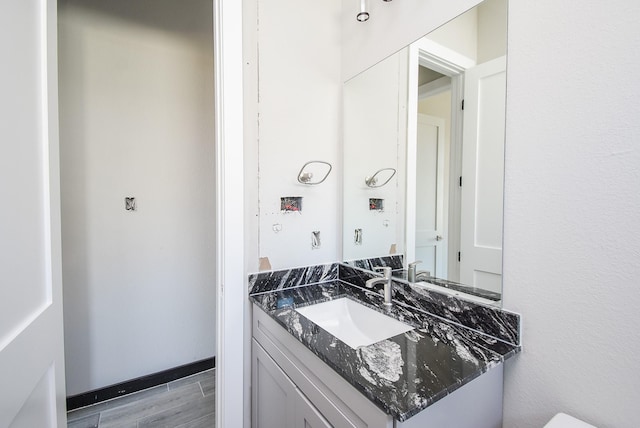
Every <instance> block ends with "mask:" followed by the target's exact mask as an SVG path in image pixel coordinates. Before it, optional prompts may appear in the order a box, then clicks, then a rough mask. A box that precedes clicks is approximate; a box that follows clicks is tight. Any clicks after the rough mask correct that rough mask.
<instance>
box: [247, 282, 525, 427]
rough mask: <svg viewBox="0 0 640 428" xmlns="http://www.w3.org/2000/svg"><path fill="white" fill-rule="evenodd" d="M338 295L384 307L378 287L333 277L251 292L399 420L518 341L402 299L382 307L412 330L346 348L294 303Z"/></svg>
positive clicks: (514, 349) (465, 379)
mask: <svg viewBox="0 0 640 428" xmlns="http://www.w3.org/2000/svg"><path fill="white" fill-rule="evenodd" d="M396 294H397V295H398V294H400V293H396ZM340 297H347V298H351V299H354V300H356V301H358V302H360V303H363V304H365V305H366V306H369V307H371V308H374V309H376V310H378V311H381V312H385V310H384V309H382V305H381V303H382V297H381V296H380V295H379V294H378V293H376V292H372V291H370V290H367V289H364V288H361V287H358V286H356V285H352V284H349V283H347V282H343V281H340V280H329V281H325V282H322V283H318V284H314V285H308V286H303V287H295V288H287V289H279V290H274V291H270V292H263V293H259V294H255V295H252V296H251V297H250V299H251V301H252V302H253V303H255V304H256V305H258V306H259V307H260V308H262V310H263V311H264V312H266V313H267V314H268V315H269V316H271V317H272V318H273V319H274V320H276V321H277V322H278V323H279V324H280V325H281V326H282V327H284V328H285V329H286V330H287V331H288V332H289V333H290V334H291V335H292V336H294V337H295V338H296V339H297V340H299V341H300V342H301V343H302V344H304V345H305V346H306V347H307V348H308V349H309V350H311V352H313V353H314V354H315V355H316V356H318V357H319V358H320V359H321V360H322V361H324V362H325V363H326V364H327V365H329V366H330V367H331V368H332V369H333V370H335V371H336V372H337V373H339V374H340V375H341V376H342V377H343V378H344V379H346V380H347V381H348V382H349V383H350V384H351V385H353V386H354V387H355V388H356V389H357V390H359V391H360V392H362V393H363V394H364V395H365V396H366V397H368V398H369V399H370V400H371V401H372V402H374V403H375V404H376V405H377V406H378V407H380V408H381V409H382V410H383V411H385V412H386V413H387V414H390V415H391V416H393V417H394V418H395V419H397V420H398V421H405V420H407V419H408V418H410V417H411V416H413V415H415V414H417V413H418V412H420V411H421V410H423V409H424V408H426V407H428V406H430V405H431V404H433V403H434V402H436V401H438V400H440V399H441V398H444V397H445V396H447V395H448V394H450V393H451V392H453V391H455V390H456V389H458V388H460V387H461V386H463V385H464V384H466V383H468V382H470V381H471V380H473V379H475V378H476V377H478V376H480V375H481V374H482V373H484V372H486V371H487V370H489V369H491V368H493V367H495V366H497V365H499V364H500V363H501V362H503V361H504V360H505V359H507V358H509V357H511V356H513V355H515V354H516V353H517V352H519V351H520V346H519V345H514V344H511V343H507V342H505V341H502V340H498V339H496V338H495V337H493V336H490V335H487V334H484V333H480V332H478V331H476V330H473V329H470V328H467V327H464V326H462V325H459V324H457V323H452V322H450V321H446V320H445V319H444V318H441V317H439V316H435V315H431V314H429V313H425V312H423V311H419V310H416V309H415V308H414V307H410V306H409V305H404V304H402V303H396V304H394V305H393V307H392V308H391V310H390V312H386V313H387V314H388V315H391V316H393V317H394V318H397V319H399V320H401V321H403V322H405V323H407V324H410V325H412V326H413V327H415V329H414V330H410V331H408V332H407V333H403V334H400V335H397V336H394V337H391V338H389V339H387V340H383V341H380V342H377V343H374V344H372V345H369V346H362V347H359V348H357V349H353V348H351V347H349V346H348V345H346V344H345V343H343V342H342V341H340V340H339V339H338V338H336V337H334V336H333V335H331V334H330V333H328V332H327V331H325V330H323V329H322V328H320V327H318V326H317V325H316V324H314V323H313V322H311V321H310V320H308V319H307V318H305V317H304V316H302V315H301V314H299V313H298V312H296V311H295V308H297V307H301V306H307V305H311V304H314V303H319V302H322V301H327V300H331V299H337V298H340Z"/></svg>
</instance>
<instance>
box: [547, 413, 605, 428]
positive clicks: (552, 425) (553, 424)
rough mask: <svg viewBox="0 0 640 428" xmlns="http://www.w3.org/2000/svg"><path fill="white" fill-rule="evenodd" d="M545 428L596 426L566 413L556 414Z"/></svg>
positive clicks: (587, 427)
mask: <svg viewBox="0 0 640 428" xmlns="http://www.w3.org/2000/svg"><path fill="white" fill-rule="evenodd" d="M544 428H596V427H595V426H593V425H590V424H588V423H586V422H583V421H581V420H580V419H576V418H574V417H573V416H569V415H567V414H564V413H558V414H557V415H555V416H554V417H553V418H552V419H551V420H550V421H549V423H547V424H546V425H545V426H544Z"/></svg>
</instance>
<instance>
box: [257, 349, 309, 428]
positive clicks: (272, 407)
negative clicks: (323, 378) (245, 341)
mask: <svg viewBox="0 0 640 428" xmlns="http://www.w3.org/2000/svg"><path fill="white" fill-rule="evenodd" d="M251 345H252V351H253V352H252V355H253V357H252V365H253V367H252V384H253V385H252V390H253V392H252V395H253V396H252V399H253V405H252V414H251V419H252V426H253V428H294V427H295V426H296V425H295V416H296V415H295V407H296V402H297V401H298V391H297V390H296V387H295V385H294V384H293V382H291V380H289V378H288V377H287V375H286V374H284V372H283V371H282V370H281V369H280V367H278V365H277V364H276V363H275V362H274V361H273V360H272V359H271V357H270V356H269V355H268V354H267V353H266V352H265V351H264V349H262V347H261V346H260V345H259V344H258V343H257V342H256V341H255V340H253V341H252V343H251Z"/></svg>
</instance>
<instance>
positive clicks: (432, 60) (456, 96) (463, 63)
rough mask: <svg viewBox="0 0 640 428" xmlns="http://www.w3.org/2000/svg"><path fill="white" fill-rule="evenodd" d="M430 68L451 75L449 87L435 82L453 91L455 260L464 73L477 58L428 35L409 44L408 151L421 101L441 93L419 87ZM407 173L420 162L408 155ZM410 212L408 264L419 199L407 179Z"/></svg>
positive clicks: (452, 254) (451, 233)
mask: <svg viewBox="0 0 640 428" xmlns="http://www.w3.org/2000/svg"><path fill="white" fill-rule="evenodd" d="M420 65H421V66H423V67H428V68H430V69H432V70H435V71H437V72H438V73H441V74H443V75H445V76H448V77H450V78H451V84H450V86H449V87H446V86H444V85H439V84H436V85H433V86H434V87H433V88H432V89H433V91H443V90H447V89H450V90H451V135H450V142H451V146H450V157H449V162H450V167H449V208H448V212H449V214H448V225H449V229H448V241H449V245H448V247H447V259H448V260H455V259H456V258H457V252H458V250H459V246H460V245H459V244H458V245H451V243H452V242H458V243H459V242H460V207H461V191H460V186H456V185H454V183H456V182H457V181H458V180H459V177H460V176H461V175H462V99H463V96H464V72H465V70H466V69H467V68H470V67H473V66H475V65H476V61H475V60H473V59H471V58H468V57H466V56H464V55H461V54H460V53H458V52H456V51H454V50H451V49H449V48H447V47H446V46H443V45H441V44H439V43H437V42H434V41H433V40H429V39H427V38H425V37H423V38H422V39H420V40H418V41H416V42H414V43H412V44H411V45H410V46H409V73H408V75H409V89H410V90H409V100H408V106H407V114H408V117H407V154H409V153H414V154H415V153H416V138H415V137H414V136H416V135H417V128H418V100H419V99H421V98H424V97H426V96H428V95H431V94H435V93H437V92H431V91H430V90H429V88H422V89H420V88H418V66H420ZM406 161H407V162H406V163H407V167H406V168H407V176H408V177H411V176H415V174H416V165H415V162H413V165H411V162H409V156H407V158H406ZM406 192H407V193H406V194H407V214H406V225H407V226H406V230H405V245H406V248H405V253H406V260H405V263H410V262H412V261H414V259H415V244H416V242H415V228H416V217H415V213H416V201H415V198H410V197H409V195H412V194H415V192H416V185H415V180H413V183H409V181H407V190H406ZM447 266H448V268H447V270H448V272H447V278H448V279H449V280H452V281H457V280H458V273H457V269H456V267H457V265H456V264H454V263H448V264H447Z"/></svg>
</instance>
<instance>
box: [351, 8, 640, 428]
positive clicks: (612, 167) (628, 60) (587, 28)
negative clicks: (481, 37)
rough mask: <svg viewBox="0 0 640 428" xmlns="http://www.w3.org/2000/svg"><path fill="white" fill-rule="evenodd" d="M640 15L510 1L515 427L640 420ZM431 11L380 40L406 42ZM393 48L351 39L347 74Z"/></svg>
mask: <svg viewBox="0 0 640 428" xmlns="http://www.w3.org/2000/svg"><path fill="white" fill-rule="evenodd" d="M345 3H347V2H345ZM375 3H377V2H375ZM422 3H427V2H422V1H420V0H415V1H404V2H392V3H391V4H394V5H395V4H398V7H402V8H406V9H407V13H409V11H411V10H415V11H419V10H420V8H421V4H422ZM428 3H429V7H430V8H431V9H432V10H433V13H434V14H435V15H438V16H440V13H444V11H446V10H447V8H448V7H449V5H446V4H444V3H445V2H435V1H434V2H428ZM372 4H373V3H372ZM434 8H435V9H434ZM350 15H351V12H349V11H348V9H347V8H345V14H344V16H343V18H344V19H347V18H348V19H351V16H350ZM374 16H375V15H374ZM639 16H640V3H638V2H637V1H635V0H617V1H615V2H613V3H612V2H599V1H596V0H588V1H583V2H556V1H552V0H541V1H537V2H531V1H528V0H511V1H510V2H509V24H508V25H509V37H508V58H509V59H508V70H507V74H508V78H507V85H508V88H507V136H506V171H505V182H506V184H505V216H504V221H505V225H504V266H503V274H504V306H505V307H506V308H508V309H511V310H515V311H517V312H520V313H521V314H522V316H523V325H524V330H523V343H524V351H523V352H522V353H521V354H519V355H518V356H516V357H515V358H513V359H511V360H510V361H508V362H507V364H506V372H505V397H504V417H505V419H504V426H505V427H509V428H511V427H517V428H527V427H541V426H543V425H544V424H545V423H546V422H547V421H548V420H549V419H550V418H551V417H552V416H553V415H554V414H555V413H557V412H559V411H565V412H568V413H571V414H574V415H575V416H577V417H580V418H582V419H584V420H586V421H587V422H590V423H591V424H594V425H596V426H598V427H616V428H624V427H635V426H637V425H638V422H637V419H638V417H637V414H636V413H637V412H636V407H637V403H638V402H640V389H639V388H638V383H639V381H640V376H639V375H638V368H637V355H639V354H640V339H639V338H638V335H637V334H636V333H635V328H636V326H637V325H638V324H639V323H640V311H638V307H639V306H640V293H638V278H639V277H640V264H639V263H638V259H639V257H640V229H639V228H640V226H638V225H639V224H640V215H639V214H638V213H640V192H638V189H640V172H639V171H640V150H639V149H638V141H639V139H640V124H639V122H638V120H637V117H638V115H639V114H640V104H638V102H637V100H638V98H639V96H640V85H638V81H637V76H638V74H639V73H640V57H639V56H638V55H636V54H635V52H636V51H637V49H638V46H640V33H639V32H638V31H637V25H636V22H637V19H638V17H639ZM372 18H373V17H372ZM419 20H420V17H419V16H416V17H415V19H411V17H409V16H405V18H404V20H403V21H402V24H401V25H396V26H395V27H394V31H393V32H389V31H383V30H384V29H378V31H377V33H376V35H375V36H371V40H374V41H377V40H380V39H382V38H384V37H386V36H388V35H389V34H393V42H394V43H396V44H397V47H396V48H395V49H397V48H400V47H401V46H403V45H404V44H405V43H403V40H406V39H410V38H412V37H413V34H414V32H413V31H412V30H411V27H413V26H414V25H417V23H416V22H417V21H419ZM354 25H355V22H354ZM389 25H390V24H389ZM364 33H366V31H364V30H363V31H362V34H360V35H359V36H358V39H360V40H361V39H362V37H364ZM345 36H346V33H345ZM393 49H394V47H393V46H391V47H388V46H387V45H385V46H382V47H380V49H379V50H378V52H377V54H376V53H372V52H370V51H369V50H362V51H360V50H358V49H357V46H354V45H353V44H349V43H347V42H346V41H345V50H344V51H343V57H344V58H350V63H349V66H347V64H345V70H346V73H347V74H350V72H351V71H353V70H354V69H358V68H362V67H363V66H366V65H367V64H369V65H371V64H372V63H373V62H374V60H375V58H376V57H384V56H385V52H389V51H392V50H393Z"/></svg>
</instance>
